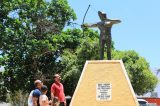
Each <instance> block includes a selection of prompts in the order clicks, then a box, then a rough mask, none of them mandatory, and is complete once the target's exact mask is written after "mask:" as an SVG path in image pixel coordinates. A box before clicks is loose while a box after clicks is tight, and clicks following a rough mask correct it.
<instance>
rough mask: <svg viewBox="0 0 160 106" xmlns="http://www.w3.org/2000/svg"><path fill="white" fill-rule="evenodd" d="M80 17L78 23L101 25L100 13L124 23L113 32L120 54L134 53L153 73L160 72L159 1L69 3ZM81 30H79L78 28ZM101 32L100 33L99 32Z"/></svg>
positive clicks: (87, 0)
mask: <svg viewBox="0 0 160 106" xmlns="http://www.w3.org/2000/svg"><path fill="white" fill-rule="evenodd" d="M68 2H69V4H70V6H71V7H72V8H73V9H74V10H75V12H76V14H77V18H78V19H77V20H76V22H77V23H78V24H81V23H82V20H83V17H84V13H85V11H86V10H87V7H88V5H89V4H91V8H90V9H89V11H88V13H87V16H86V18H85V23H94V22H98V21H100V20H99V17H98V15H97V11H99V10H101V11H104V12H106V13H107V16H108V18H110V19H120V20H121V21H122V23H120V24H118V25H114V26H113V28H112V38H113V41H114V42H115V48H116V49H118V50H135V51H136V52H138V53H139V55H140V56H142V57H144V58H146V60H147V61H148V62H149V63H150V67H151V68H152V69H156V68H160V46H159V40H160V20H159V19H160V13H159V10H160V6H159V4H160V0H132V1H131V0H68ZM77 27H78V26H77ZM97 30H98V29H97Z"/></svg>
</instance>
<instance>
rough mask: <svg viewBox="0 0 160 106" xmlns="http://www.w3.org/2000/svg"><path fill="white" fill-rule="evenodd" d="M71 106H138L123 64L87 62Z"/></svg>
mask: <svg viewBox="0 0 160 106" xmlns="http://www.w3.org/2000/svg"><path fill="white" fill-rule="evenodd" d="M70 106H138V102H137V99H136V96H135V93H134V91H133V88H132V86H131V83H130V80H129V78H128V76H127V72H126V70H125V68H124V65H123V62H122V61H121V60H98V61H86V64H85V66H84V69H83V71H82V74H81V77H80V79H79V82H78V85H77V87H76V90H75V92H74V95H73V98H72V100H71V103H70Z"/></svg>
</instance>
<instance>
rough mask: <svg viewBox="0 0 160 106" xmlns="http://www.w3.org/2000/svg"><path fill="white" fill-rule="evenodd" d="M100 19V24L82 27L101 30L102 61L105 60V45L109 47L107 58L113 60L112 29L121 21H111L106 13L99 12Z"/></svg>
mask: <svg viewBox="0 0 160 106" xmlns="http://www.w3.org/2000/svg"><path fill="white" fill-rule="evenodd" d="M98 15H99V18H100V19H101V21H100V22H97V23H95V24H83V25H82V26H81V27H82V28H84V27H98V28H99V30H100V38H99V43H100V59H101V60H103V59H104V47H105V43H106V45H107V58H108V60H111V46H112V44H111V43H112V37H111V28H112V26H113V24H118V23H120V22H121V21H120V20H111V19H108V18H107V15H106V13H103V12H101V11H98Z"/></svg>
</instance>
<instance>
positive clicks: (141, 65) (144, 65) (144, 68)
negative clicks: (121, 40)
mask: <svg viewBox="0 0 160 106" xmlns="http://www.w3.org/2000/svg"><path fill="white" fill-rule="evenodd" d="M113 59H122V60H123V62H124V65H125V68H126V70H127V73H128V75H129V78H130V81H131V83H132V86H133V89H134V91H135V92H136V93H137V94H138V95H143V94H145V93H147V92H151V91H153V90H154V88H155V87H156V85H157V83H158V80H157V77H156V76H155V75H154V74H153V73H152V72H151V70H150V67H149V63H148V62H147V61H146V60H145V58H143V57H141V56H139V55H138V53H136V52H135V51H133V50H129V51H118V50H116V51H114V53H113Z"/></svg>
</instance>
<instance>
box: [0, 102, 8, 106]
mask: <svg viewBox="0 0 160 106" xmlns="http://www.w3.org/2000/svg"><path fill="white" fill-rule="evenodd" d="M0 106H10V105H9V104H8V103H0Z"/></svg>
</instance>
